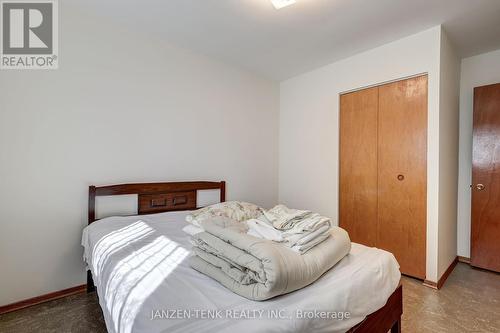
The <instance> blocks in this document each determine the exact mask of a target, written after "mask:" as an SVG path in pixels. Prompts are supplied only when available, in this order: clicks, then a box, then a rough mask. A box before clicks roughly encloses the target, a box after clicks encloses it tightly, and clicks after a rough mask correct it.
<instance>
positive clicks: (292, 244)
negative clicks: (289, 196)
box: [246, 205, 332, 254]
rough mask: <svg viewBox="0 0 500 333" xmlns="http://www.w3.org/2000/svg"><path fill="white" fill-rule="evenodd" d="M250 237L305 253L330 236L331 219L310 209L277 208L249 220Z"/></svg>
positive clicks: (279, 206) (280, 206) (282, 206)
mask: <svg viewBox="0 0 500 333" xmlns="http://www.w3.org/2000/svg"><path fill="white" fill-rule="evenodd" d="M246 223H247V225H248V228H249V230H248V234H249V235H252V236H254V237H258V238H264V239H268V240H272V241H275V242H279V243H282V244H283V245H285V246H287V247H289V248H291V249H292V250H294V251H296V252H298V253H300V254H303V253H305V252H307V251H308V250H310V249H311V248H313V247H314V246H316V245H318V244H320V243H321V242H323V241H324V240H325V239H327V238H328V237H329V236H330V229H331V226H332V224H331V220H330V219H329V218H327V217H324V216H321V215H320V214H317V213H312V212H310V211H307V210H297V209H290V208H288V207H286V206H284V205H278V206H276V207H274V208H272V209H270V210H268V211H264V212H263V215H261V216H260V217H258V218H254V219H250V220H248V221H246Z"/></svg>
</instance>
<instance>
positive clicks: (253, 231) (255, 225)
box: [247, 219, 284, 242]
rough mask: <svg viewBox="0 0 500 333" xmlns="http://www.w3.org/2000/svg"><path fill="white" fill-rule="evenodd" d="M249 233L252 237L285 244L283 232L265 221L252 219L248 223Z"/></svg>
mask: <svg viewBox="0 0 500 333" xmlns="http://www.w3.org/2000/svg"><path fill="white" fill-rule="evenodd" d="M247 225H248V232H247V234H248V235H250V236H254V237H257V238H264V239H268V240H272V241H275V242H283V241H284V238H283V231H281V230H278V229H276V228H274V227H273V225H272V224H270V223H269V222H267V221H265V220H264V219H250V220H248V221H247Z"/></svg>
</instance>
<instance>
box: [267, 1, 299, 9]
mask: <svg viewBox="0 0 500 333" xmlns="http://www.w3.org/2000/svg"><path fill="white" fill-rule="evenodd" d="M271 2H272V3H273V6H274V8H276V9H281V8H283V7H286V6H290V5H293V4H294V3H295V0H271Z"/></svg>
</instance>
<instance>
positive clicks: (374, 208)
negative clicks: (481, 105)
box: [339, 76, 427, 279]
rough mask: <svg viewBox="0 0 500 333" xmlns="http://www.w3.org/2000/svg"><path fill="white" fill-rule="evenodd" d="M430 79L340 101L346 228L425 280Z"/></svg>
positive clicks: (371, 90) (342, 211)
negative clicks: (428, 91)
mask: <svg viewBox="0 0 500 333" xmlns="http://www.w3.org/2000/svg"><path fill="white" fill-rule="evenodd" d="M426 184H427V76H419V77H415V78H411V79H407V80H402V81H398V82H393V83H389V84H385V85H382V86H379V87H374V88H369V89H364V90H359V91H356V92H352V93H348V94H344V95H341V97H340V193H339V195H340V211H339V216H340V226H341V227H343V228H344V229H346V230H347V231H348V232H349V235H350V237H351V240H352V241H353V242H356V243H361V244H364V245H368V246H376V247H378V248H381V249H384V250H387V251H389V252H392V253H393V254H394V256H395V257H396V259H397V260H398V262H399V264H400V266H401V272H403V273H404V274H407V275H410V276H414V277H417V278H420V279H425V260H426V221H427V218H426V214H427V208H426V201H427V185H426Z"/></svg>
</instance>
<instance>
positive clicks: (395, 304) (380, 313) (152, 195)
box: [87, 181, 403, 333]
mask: <svg viewBox="0 0 500 333" xmlns="http://www.w3.org/2000/svg"><path fill="white" fill-rule="evenodd" d="M199 190H220V202H225V201H226V182H224V181H221V182H208V181H195V182H169V183H137V184H120V185H109V186H99V187H96V186H89V207H88V217H89V221H88V223H89V224H91V223H93V222H95V221H96V218H95V216H96V215H95V198H96V197H98V196H112V195H127V194H136V195H137V198H138V199H137V200H138V215H143V214H155V213H162V212H171V211H182V210H194V209H197V208H198V206H197V202H196V197H197V192H198V191H199ZM92 291H95V286H94V281H93V280H92V274H91V272H90V270H89V271H87V292H92ZM402 314H403V288H402V286H401V285H400V286H398V288H397V289H396V290H395V291H394V292H393V293H392V295H391V296H390V297H389V299H388V300H387V303H386V304H385V305H384V306H383V307H382V308H380V309H379V310H377V311H376V312H374V313H372V314H370V315H368V316H367V317H366V318H365V320H363V321H362V322H361V323H360V324H358V325H356V326H354V327H353V328H351V329H350V330H349V331H348V332H349V333H387V332H388V331H391V333H400V332H401V315H402Z"/></svg>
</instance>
